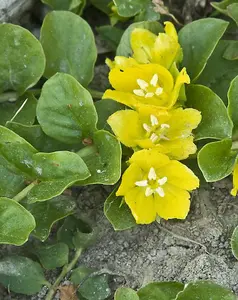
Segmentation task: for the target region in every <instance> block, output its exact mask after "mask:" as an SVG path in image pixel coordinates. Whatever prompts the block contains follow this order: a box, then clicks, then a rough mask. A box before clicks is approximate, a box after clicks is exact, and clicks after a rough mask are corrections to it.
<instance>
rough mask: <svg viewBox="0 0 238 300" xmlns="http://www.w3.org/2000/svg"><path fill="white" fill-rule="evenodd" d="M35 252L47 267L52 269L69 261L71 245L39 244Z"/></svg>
mask: <svg viewBox="0 0 238 300" xmlns="http://www.w3.org/2000/svg"><path fill="white" fill-rule="evenodd" d="M33 253H34V254H36V256H37V257H38V259H39V261H40V263H41V264H42V266H43V267H44V268H45V269H47V270H52V269H55V268H59V267H63V266H64V265H65V264H67V263H68V258H69V257H68V256H69V247H68V246H67V245H66V244H64V243H57V244H53V245H43V246H39V245H37V246H36V248H35V249H34V250H33Z"/></svg>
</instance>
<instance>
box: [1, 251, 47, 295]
mask: <svg viewBox="0 0 238 300" xmlns="http://www.w3.org/2000/svg"><path fill="white" fill-rule="evenodd" d="M0 282H1V283H2V284H3V285H4V286H5V287H6V288H7V289H8V290H9V291H12V292H15V293H20V294H25V295H33V294H36V293H38V292H39V291H40V290H41V288H42V285H44V284H45V283H46V279H45V277H44V273H43V270H42V268H41V266H40V265H39V264H38V263H36V262H34V261H32V260H31V259H29V258H27V257H23V256H7V257H4V258H3V259H1V260H0Z"/></svg>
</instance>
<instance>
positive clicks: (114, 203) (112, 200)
mask: <svg viewBox="0 0 238 300" xmlns="http://www.w3.org/2000/svg"><path fill="white" fill-rule="evenodd" d="M117 189H118V186H117V187H116V188H115V189H114V190H113V192H112V193H111V194H110V195H109V197H108V198H107V199H106V201H105V203H104V214H105V216H106V217H107V219H108V221H109V222H110V223H111V224H112V226H113V228H114V230H126V229H130V228H132V227H134V226H136V221H135V219H134V217H133V216H132V214H131V211H130V209H129V207H128V206H127V204H126V203H125V202H124V200H123V197H117V196H116V191H117Z"/></svg>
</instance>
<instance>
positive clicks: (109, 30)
mask: <svg viewBox="0 0 238 300" xmlns="http://www.w3.org/2000/svg"><path fill="white" fill-rule="evenodd" d="M96 29H97V32H98V33H99V34H100V37H101V38H102V39H104V40H105V41H106V42H107V44H108V45H109V46H110V48H111V49H112V50H113V51H115V50H116V49H117V47H118V45H119V42H120V39H121V37H122V35H123V32H124V31H123V30H122V29H120V28H117V27H115V26H111V25H104V26H99V27H97V28H96Z"/></svg>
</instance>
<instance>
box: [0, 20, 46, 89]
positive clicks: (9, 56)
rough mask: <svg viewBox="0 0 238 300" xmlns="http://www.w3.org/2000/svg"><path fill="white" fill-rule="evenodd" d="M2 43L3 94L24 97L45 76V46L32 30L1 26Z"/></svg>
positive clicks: (6, 25)
mask: <svg viewBox="0 0 238 300" xmlns="http://www.w3.org/2000/svg"><path fill="white" fill-rule="evenodd" d="M0 41H1V43H0V70H1V74H0V94H1V93H3V92H4V91H12V90H14V91H17V93H19V94H23V93H24V91H25V90H26V89H28V88H29V87H31V86H33V85H35V84H36V83H37V82H38V80H39V79H40V78H41V76H42V75H43V73H44V69H45V56H44V52H43V49H42V46H41V44H40V42H39V41H38V40H37V39H36V38H35V37H34V36H33V35H32V34H31V33H30V32H29V31H28V30H26V29H24V28H22V27H20V26H17V25H13V24H0Z"/></svg>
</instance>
